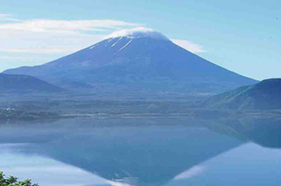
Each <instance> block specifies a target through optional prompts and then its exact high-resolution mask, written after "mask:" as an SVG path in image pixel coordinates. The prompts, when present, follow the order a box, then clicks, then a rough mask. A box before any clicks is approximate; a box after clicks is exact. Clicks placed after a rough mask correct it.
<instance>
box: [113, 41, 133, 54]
mask: <svg viewBox="0 0 281 186" xmlns="http://www.w3.org/2000/svg"><path fill="white" fill-rule="evenodd" d="M132 41H133V40H132V39H131V40H130V41H129V42H128V43H127V44H126V45H124V46H123V47H122V48H120V49H119V50H118V51H117V52H120V51H121V50H123V49H124V48H126V47H127V46H128V45H129V44H130V43H131V42H132Z"/></svg>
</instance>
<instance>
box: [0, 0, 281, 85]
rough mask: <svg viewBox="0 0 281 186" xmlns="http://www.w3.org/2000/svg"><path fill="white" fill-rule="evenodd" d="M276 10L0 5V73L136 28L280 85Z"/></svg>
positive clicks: (249, 3) (258, 2)
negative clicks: (277, 78)
mask: <svg viewBox="0 0 281 186" xmlns="http://www.w3.org/2000/svg"><path fill="white" fill-rule="evenodd" d="M280 8H281V1H280V0H270V1H264V0H235V1H230V0H227V1H226V0H214V1H208V0H201V1H198V0H169V1H168V0H153V1H152V0H151V1H148V0H142V1H140V0H139V1H136V0H79V1H77V0H59V1H58V0H56V1H55V0H48V1H46V0H24V1H22V0H9V1H6V0H0V71H3V70H5V69H7V68H13V67H17V66H25V65H37V64H42V63H45V62H48V61H51V60H53V59H56V58H58V57H61V56H64V55H66V54H69V53H71V52H73V51H75V50H78V49H82V48H84V47H87V46H89V45H91V44H94V43H95V42H97V41H99V40H101V39H102V38H103V37H104V36H105V35H108V34H110V33H111V32H113V31H115V30H118V29H123V28H133V27H138V26H144V27H148V28H153V29H155V30H157V31H160V32H162V33H163V34H164V35H166V36H167V37H169V38H170V39H173V40H174V41H175V42H177V43H178V44H180V45H182V46H183V47H185V48H187V49H190V50H193V52H194V53H197V55H199V56H201V57H203V58H206V59H208V60H210V61H211V62H213V63H216V64H218V65H220V66H223V67H225V68H227V69H230V70H232V71H235V72H238V73H240V74H242V75H245V76H248V77H252V78H255V79H259V80H261V79H265V78H271V77H280V76H281V73H280V69H281V52H280V48H281V47H280V46H281V34H280V30H281V12H280ZM104 20H107V21H104Z"/></svg>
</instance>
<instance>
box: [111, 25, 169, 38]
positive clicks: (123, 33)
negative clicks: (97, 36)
mask: <svg viewBox="0 0 281 186" xmlns="http://www.w3.org/2000/svg"><path fill="white" fill-rule="evenodd" d="M117 37H127V38H130V39H136V38H141V37H149V38H153V39H160V40H169V39H168V38H167V37H166V36H164V35H163V34H161V33H160V32H157V31H155V30H153V29H150V28H145V27H137V28H132V29H124V30H119V31H116V32H114V33H112V34H111V35H109V36H107V39H109V38H117Z"/></svg>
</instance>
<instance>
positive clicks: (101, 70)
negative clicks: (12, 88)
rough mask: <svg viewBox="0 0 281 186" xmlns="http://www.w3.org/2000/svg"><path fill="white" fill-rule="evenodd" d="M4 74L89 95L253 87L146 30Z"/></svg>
mask: <svg viewBox="0 0 281 186" xmlns="http://www.w3.org/2000/svg"><path fill="white" fill-rule="evenodd" d="M4 73H6V74H24V75H31V76H34V77H37V78H40V79H42V80H45V81H48V82H50V83H52V84H55V85H57V86H60V87H63V88H66V89H72V90H82V89H83V90H84V89H86V90H88V91H90V90H91V91H116V92H117V91H121V92H124V91H125V92H126V91H152V92H161V91H165V92H184V93H219V92H223V91H226V90H230V89H233V88H236V87H239V86H244V85H249V84H254V83H256V82H257V81H255V80H253V79H250V78H247V77H244V76H241V75H239V74H236V73H234V72H231V71H229V70H227V69H224V68H222V67H220V66H218V65H215V64H213V63H211V62H209V61H207V60H205V59H203V58H201V57H199V56H197V55H195V54H193V53H191V52H189V51H187V50H185V49H183V48H181V47H180V46H177V45H176V44H174V43H173V42H172V41H171V40H169V39H168V38H167V37H166V36H164V35H162V34H161V33H159V32H156V31H154V30H150V29H143V28H137V29H131V30H123V31H118V32H115V33H113V34H112V35H110V36H109V37H107V38H106V39H105V40H103V41H101V42H99V43H96V44H94V45H92V46H90V47H88V48H85V49H83V50H81V51H78V52H75V53H73V54H70V55H68V56H65V57H62V58H60V59H57V60H55V61H52V62H49V63H46V64H44V65H40V66H34V67H20V68H17V69H10V70H7V71H5V72H4Z"/></svg>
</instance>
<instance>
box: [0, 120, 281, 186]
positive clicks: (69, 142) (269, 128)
mask: <svg viewBox="0 0 281 186" xmlns="http://www.w3.org/2000/svg"><path fill="white" fill-rule="evenodd" d="M280 129H281V124H280V120H278V119H245V120H226V119H221V120H216V121H215V120H214V121H211V120H209V121H204V120H192V121H188V120H187V121H186V120H184V119H174V120H169V119H123V120H121V119H120V120H118V119H107V120H89V119H74V120H64V121H57V122H56V123H52V124H50V125H46V124H45V125H35V124H34V125H25V126H18V125H14V126H12V127H11V126H3V127H2V129H1V132H0V135H1V137H0V140H1V142H2V143H5V142H9V143H11V142H13V143H29V144H31V145H28V146H26V148H25V149H24V150H22V152H23V153H25V154H27V155H31V154H39V155H40V156H43V157H48V158H52V159H54V160H57V161H60V162H63V163H66V164H69V165H72V166H75V167H78V168H80V169H83V170H85V171H87V172H90V173H93V174H95V175H98V176H100V177H102V178H105V179H106V180H108V181H110V182H111V183H112V185H118V184H116V183H119V184H121V185H131V186H161V185H163V186H164V185H167V184H168V185H181V184H180V183H181V181H182V180H185V179H183V178H187V179H189V178H191V177H193V176H194V175H195V174H198V173H200V172H202V171H204V169H205V168H204V167H203V166H201V164H202V163H203V164H204V162H206V161H207V160H212V159H214V158H215V157H221V156H224V154H225V153H227V152H228V151H230V150H232V149H235V150H236V149H237V147H239V148H238V149H240V148H245V144H246V143H247V142H249V141H252V142H254V143H257V144H258V145H261V146H264V147H273V148H280V138H281V136H280V135H279V132H278V131H280ZM246 146H247V145H246ZM219 155H220V156H219ZM280 161H281V159H280ZM280 168H281V167H280ZM30 177H32V175H30ZM218 177H219V176H218ZM234 177H235V176H234ZM191 181H192V180H191ZM206 182H207V183H200V182H198V183H196V182H195V183H194V185H206V184H207V185H208V181H206ZM188 183H189V181H186V182H185V184H182V185H186V184H188ZM227 185H229V184H227Z"/></svg>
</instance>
